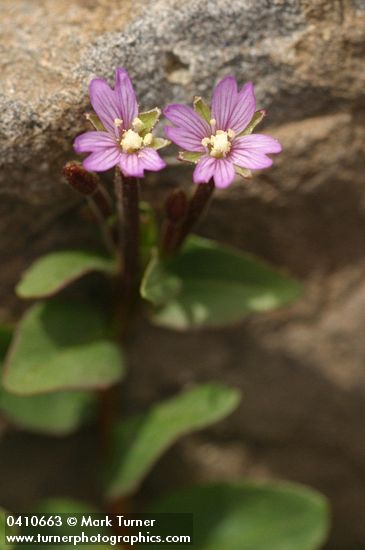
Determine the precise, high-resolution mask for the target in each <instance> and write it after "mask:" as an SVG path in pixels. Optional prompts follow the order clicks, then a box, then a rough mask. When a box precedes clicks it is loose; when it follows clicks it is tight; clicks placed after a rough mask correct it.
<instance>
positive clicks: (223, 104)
mask: <svg viewBox="0 0 365 550" xmlns="http://www.w3.org/2000/svg"><path fill="white" fill-rule="evenodd" d="M237 96H238V92H237V82H236V79H235V78H234V77H233V76H226V77H225V78H223V79H222V80H221V81H220V82H219V83H218V84H217V86H216V87H215V88H214V91H213V97H212V117H213V118H214V119H215V120H216V121H217V129H218V130H225V131H226V130H228V129H229V124H228V123H229V121H230V118H231V114H232V111H233V109H234V107H235V105H236V103H237Z"/></svg>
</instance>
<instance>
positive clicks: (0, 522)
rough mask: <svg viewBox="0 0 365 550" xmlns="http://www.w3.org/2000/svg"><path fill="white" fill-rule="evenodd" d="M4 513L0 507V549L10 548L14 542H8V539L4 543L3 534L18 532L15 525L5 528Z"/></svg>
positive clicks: (15, 533)
mask: <svg viewBox="0 0 365 550" xmlns="http://www.w3.org/2000/svg"><path fill="white" fill-rule="evenodd" d="M6 514H7V511H6V510H4V508H1V507H0V550H11V549H12V548H14V544H12V543H10V541H9V542H8V543H7V544H5V534H7V535H8V536H11V535H17V534H18V529H17V528H16V527H9V528H8V529H6V520H5V516H6Z"/></svg>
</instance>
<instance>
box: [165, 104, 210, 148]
mask: <svg viewBox="0 0 365 550" xmlns="http://www.w3.org/2000/svg"><path fill="white" fill-rule="evenodd" d="M163 113H164V115H165V117H166V118H167V119H168V120H170V122H172V123H173V124H175V125H176V126H178V127H180V128H184V129H185V130H188V131H189V132H190V133H191V134H193V135H194V136H196V137H197V138H198V139H199V140H200V141H201V140H202V139H203V138H204V137H207V136H210V134H211V129H210V126H209V124H208V123H207V121H206V120H203V119H202V118H201V116H199V115H198V114H197V113H196V111H194V109H192V108H191V107H188V106H187V105H180V104H178V103H174V104H171V105H168V106H167V107H166V109H164V111H163Z"/></svg>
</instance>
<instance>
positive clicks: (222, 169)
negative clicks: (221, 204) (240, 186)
mask: <svg viewBox="0 0 365 550" xmlns="http://www.w3.org/2000/svg"><path fill="white" fill-rule="evenodd" d="M234 177H235V171H234V166H233V162H232V161H231V160H230V159H223V158H222V159H217V162H216V165H215V170H214V183H215V185H216V187H218V188H220V189H224V188H226V187H228V186H229V185H231V183H232V181H233V180H234Z"/></svg>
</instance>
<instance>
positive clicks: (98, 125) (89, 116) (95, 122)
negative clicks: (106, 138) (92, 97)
mask: <svg viewBox="0 0 365 550" xmlns="http://www.w3.org/2000/svg"><path fill="white" fill-rule="evenodd" d="M85 118H86V120H88V121H89V122H90V124H92V126H93V127H94V128H95V130H97V131H98V132H106V129H105V126H104V125H103V123H102V122H101V120H100V118H99V117H98V116H97V115H96V114H95V113H85Z"/></svg>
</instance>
